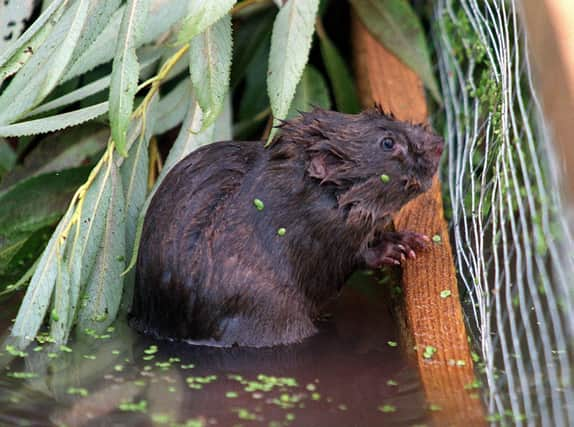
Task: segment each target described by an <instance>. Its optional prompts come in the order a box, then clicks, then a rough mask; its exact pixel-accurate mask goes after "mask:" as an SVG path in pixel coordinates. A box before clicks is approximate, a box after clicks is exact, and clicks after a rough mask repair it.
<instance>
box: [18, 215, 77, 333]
mask: <svg viewBox="0 0 574 427" xmlns="http://www.w3.org/2000/svg"><path fill="white" fill-rule="evenodd" d="M72 213H73V209H68V211H67V212H66V215H64V217H63V218H62V220H61V221H60V223H59V224H58V227H56V230H55V232H54V234H53V235H52V238H51V239H50V241H49V242H48V245H47V246H46V249H45V250H44V252H43V253H42V256H41V257H40V260H39V261H38V266H37V267H36V270H35V271H34V275H33V276H32V279H31V281H30V284H29V285H28V289H27V290H26V294H25V295H24V299H23V300H22V303H21V304H20V309H19V310H18V314H17V316H16V321H15V323H14V326H13V327H12V331H11V332H10V335H12V336H14V337H19V338H25V339H26V340H31V339H34V337H35V336H36V334H37V333H38V331H39V330H40V326H41V325H42V322H43V320H44V317H45V315H46V312H47V311H48V306H49V305H50V297H51V295H52V292H53V290H54V285H55V283H56V277H57V274H58V254H60V253H62V251H63V249H64V245H65V244H66V241H64V240H62V239H61V238H60V234H61V233H62V231H63V230H64V229H65V228H66V227H67V226H68V223H69V222H70V219H71V217H72Z"/></svg>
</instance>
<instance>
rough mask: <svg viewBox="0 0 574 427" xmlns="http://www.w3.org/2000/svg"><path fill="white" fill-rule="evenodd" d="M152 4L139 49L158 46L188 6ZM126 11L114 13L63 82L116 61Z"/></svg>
mask: <svg viewBox="0 0 574 427" xmlns="http://www.w3.org/2000/svg"><path fill="white" fill-rule="evenodd" d="M150 1H151V5H150V7H149V13H148V14H147V17H146V22H145V25H144V28H145V31H144V32H143V33H142V34H141V37H140V38H139V40H137V47H139V46H141V45H143V44H145V43H155V42H156V41H157V39H158V38H160V36H161V35H162V34H163V33H165V32H167V31H169V29H170V28H171V27H172V26H173V25H174V24H176V23H177V22H178V21H179V20H180V19H181V17H182V16H183V15H185V10H186V3H185V2H184V1H174V0H150ZM125 8H126V6H125V5H124V6H122V7H120V8H119V9H118V10H116V11H115V12H114V14H113V15H112V16H111V18H110V19H109V21H108V23H107V25H106V26H105V27H104V28H103V29H102V30H101V32H100V34H99V35H98V36H97V38H96V39H95V40H94V42H93V43H92V44H91V45H90V47H88V48H87V49H86V50H85V51H84V52H83V53H82V54H81V55H80V56H79V58H78V59H77V60H76V61H75V62H74V65H73V66H72V67H71V68H70V70H69V71H68V72H67V73H66V75H65V76H64V78H63V79H62V82H64V81H67V80H70V79H72V78H74V77H77V76H79V75H81V74H84V73H85V72H86V71H90V70H92V69H93V68H95V67H97V66H98V65H100V64H103V63H105V62H108V61H110V60H112V59H113V58H114V51H115V49H116V44H117V40H118V34H119V28H120V24H121V21H122V17H123V15H124V11H125Z"/></svg>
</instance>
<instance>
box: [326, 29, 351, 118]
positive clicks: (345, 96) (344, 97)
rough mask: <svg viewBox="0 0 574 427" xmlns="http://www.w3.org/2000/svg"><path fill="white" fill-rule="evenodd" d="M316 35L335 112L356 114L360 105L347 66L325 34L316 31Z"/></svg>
mask: <svg viewBox="0 0 574 427" xmlns="http://www.w3.org/2000/svg"><path fill="white" fill-rule="evenodd" d="M317 34H318V35H319V41H320V43H321V44H320V46H321V57H322V58H323V62H324V63H325V68H326V69H327V74H328V75H329V80H330V81H331V86H332V88H333V95H334V96H335V103H336V104H337V110H338V111H340V112H342V113H351V114H352V113H358V112H359V111H360V110H361V104H360V103H359V98H358V97H357V88H356V87H355V82H354V80H353V78H352V77H351V72H350V71H349V68H348V66H347V64H346V63H345V61H344V60H343V58H342V57H341V54H340V53H339V51H338V50H337V47H336V46H335V45H334V44H333V42H332V41H331V40H330V39H329V37H328V36H327V34H325V32H324V31H318V32H317Z"/></svg>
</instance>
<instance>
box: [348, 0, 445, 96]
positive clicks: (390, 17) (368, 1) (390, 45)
mask: <svg viewBox="0 0 574 427" xmlns="http://www.w3.org/2000/svg"><path fill="white" fill-rule="evenodd" d="M350 1H351V4H352V5H353V7H354V9H355V11H356V12H357V14H358V15H359V17H360V18H361V21H362V22H363V23H364V24H365V26H366V27H367V29H368V30H369V31H370V32H371V33H372V34H373V35H374V36H375V37H376V38H377V39H378V40H379V41H380V42H381V43H382V44H383V45H384V46H385V47H386V48H387V49H389V50H390V51H391V52H392V53H394V54H395V55H396V56H397V57H398V58H399V59H400V60H401V61H402V62H404V63H405V64H406V65H407V66H409V67H410V68H411V69H412V70H413V71H414V72H415V73H417V74H418V75H419V77H420V78H421V80H422V81H423V83H424V84H425V85H426V87H427V88H428V89H429V91H430V93H431V95H432V96H433V97H434V98H435V99H436V100H437V101H438V102H441V97H440V93H439V90H438V84H437V82H436V79H435V76H434V74H433V70H432V66H431V61H430V55H429V51H428V45H427V42H426V40H425V34H424V30H423V28H422V25H421V23H420V21H419V19H418V17H417V15H416V13H415V12H414V10H413V9H412V7H411V6H410V4H409V2H408V1H407V0H350Z"/></svg>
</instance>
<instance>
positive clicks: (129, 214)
mask: <svg viewBox="0 0 574 427" xmlns="http://www.w3.org/2000/svg"><path fill="white" fill-rule="evenodd" d="M157 108H158V102H157V97H154V98H153V99H152V101H151V102H150V104H149V106H148V108H147V110H146V112H145V116H146V128H145V131H144V133H143V134H141V132H140V135H139V137H138V138H137V139H136V141H135V142H134V144H133V145H132V146H131V148H130V151H129V155H128V157H127V158H126V159H125V160H124V162H123V163H122V165H121V167H120V175H121V178H122V187H123V190H124V199H125V226H124V227H125V236H126V243H125V248H126V254H128V255H131V254H132V252H133V245H134V240H135V236H136V231H137V223H138V218H139V216H140V212H141V211H142V206H143V205H144V203H145V201H146V196H147V192H148V172H149V156H148V147H149V141H150V139H151V137H152V136H153V134H154V133H155V121H156V117H157V115H158V111H157ZM133 280H134V274H133V272H130V274H129V275H127V276H126V277H125V278H124V289H125V291H124V292H125V294H126V297H125V299H124V306H126V307H128V308H129V306H130V305H131V299H132V288H133Z"/></svg>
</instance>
